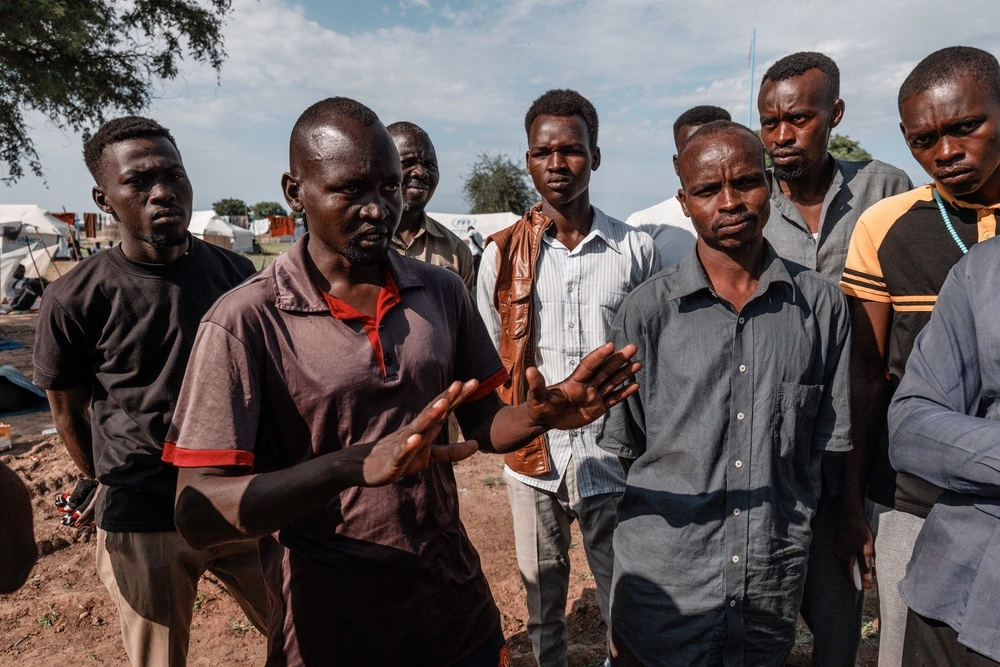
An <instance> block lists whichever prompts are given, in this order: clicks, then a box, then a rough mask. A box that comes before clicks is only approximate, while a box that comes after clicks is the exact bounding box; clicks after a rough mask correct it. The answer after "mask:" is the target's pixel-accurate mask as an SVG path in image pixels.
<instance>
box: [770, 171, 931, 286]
mask: <svg viewBox="0 0 1000 667" xmlns="http://www.w3.org/2000/svg"><path fill="white" fill-rule="evenodd" d="M834 163H835V167H834V171H833V181H831V183H830V187H829V189H828V190H827V191H826V197H825V198H824V199H823V208H822V210H821V211H820V217H819V219H820V226H819V235H818V237H814V236H813V233H812V232H811V231H809V225H808V224H806V221H805V219H804V218H803V217H802V214H801V213H799V210H798V209H797V208H795V204H793V203H792V201H791V200H790V199H789V198H788V197H786V196H785V195H784V193H782V192H781V188H779V187H778V183H777V182H774V183H773V184H772V186H771V217H770V219H769V220H768V222H767V226H766V227H764V237H765V238H766V239H767V240H768V241H770V242H771V245H772V246H774V249H775V251H776V252H777V253H778V256H779V257H784V258H785V259H790V260H792V261H793V262H795V263H797V264H801V265H802V266H804V267H806V268H807V269H812V270H813V271H816V272H818V273H819V274H821V275H822V276H823V277H824V278H826V279H827V280H830V281H832V282H833V283H834V284H835V285H837V284H840V277H841V274H842V273H843V272H844V263H845V262H846V261H847V249H848V247H849V246H850V245H851V234H852V233H853V232H854V226H855V225H856V224H857V222H858V218H859V217H861V214H862V213H864V212H865V210H866V209H867V208H868V207H869V206H871V205H872V204H875V203H877V202H880V201H882V200H883V199H885V198H886V197H892V196H893V195H898V194H900V193H901V192H908V191H909V190H912V189H913V184H912V183H910V177H909V176H907V175H906V174H905V173H904V172H903V171H902V170H900V169H897V168H896V167H893V166H892V165H891V164H886V163H885V162H879V161H878V160H870V161H865V162H847V161H845V160H837V159H834Z"/></svg>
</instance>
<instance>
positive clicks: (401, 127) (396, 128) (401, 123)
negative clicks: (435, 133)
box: [385, 120, 430, 137]
mask: <svg viewBox="0 0 1000 667" xmlns="http://www.w3.org/2000/svg"><path fill="white" fill-rule="evenodd" d="M385 129H387V130H389V134H392V135H397V134H422V135H424V136H425V137H426V136H430V135H428V134H427V132H425V131H424V128H422V127H420V126H419V125H417V124H416V123H411V122H410V121H408V120H397V121H396V122H395V123H393V124H391V125H387V126H386V128H385Z"/></svg>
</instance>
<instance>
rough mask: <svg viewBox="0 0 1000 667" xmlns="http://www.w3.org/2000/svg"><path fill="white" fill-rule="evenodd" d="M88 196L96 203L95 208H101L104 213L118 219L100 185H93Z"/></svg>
mask: <svg viewBox="0 0 1000 667" xmlns="http://www.w3.org/2000/svg"><path fill="white" fill-rule="evenodd" d="M90 196H91V197H93V198H94V203H95V204H97V208H99V209H101V211H103V212H104V213H108V214H110V215H111V216H112V217H114V219H115V220H118V214H117V213H115V210H114V209H113V208H111V204H110V203H109V202H108V198H107V196H106V195H105V194H104V190H102V189H101V186H100V185H95V186H94V187H93V189H91V191H90ZM119 222H120V221H119Z"/></svg>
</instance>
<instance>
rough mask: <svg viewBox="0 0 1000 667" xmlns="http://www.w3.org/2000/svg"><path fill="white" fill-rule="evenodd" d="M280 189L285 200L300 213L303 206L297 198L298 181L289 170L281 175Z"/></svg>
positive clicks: (298, 193)
mask: <svg viewBox="0 0 1000 667" xmlns="http://www.w3.org/2000/svg"><path fill="white" fill-rule="evenodd" d="M281 191H282V192H283V193H284V195H285V201H286V202H287V203H288V206H289V208H291V209H292V210H293V211H296V212H298V213H301V212H302V211H303V210H304V209H305V207H304V206H303V205H302V201H301V199H299V195H300V192H299V182H298V181H297V180H296V179H295V177H294V176H292V175H291V174H290V173H289V172H287V171H286V172H285V173H284V174H282V175H281Z"/></svg>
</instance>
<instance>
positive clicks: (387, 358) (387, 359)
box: [382, 356, 392, 364]
mask: <svg viewBox="0 0 1000 667" xmlns="http://www.w3.org/2000/svg"><path fill="white" fill-rule="evenodd" d="M382 361H384V362H385V363H387V364H391V363H392V357H389V356H386V357H385V358H383V359H382Z"/></svg>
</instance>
